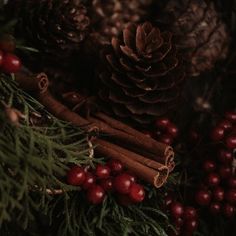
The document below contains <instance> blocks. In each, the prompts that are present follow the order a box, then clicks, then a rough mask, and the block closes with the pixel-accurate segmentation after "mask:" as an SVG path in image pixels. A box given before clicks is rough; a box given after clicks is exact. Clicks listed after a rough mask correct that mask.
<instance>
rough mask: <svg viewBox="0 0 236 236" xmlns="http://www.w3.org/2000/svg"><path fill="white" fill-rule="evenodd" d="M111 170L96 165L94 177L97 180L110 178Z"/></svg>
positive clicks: (104, 166)
mask: <svg viewBox="0 0 236 236" xmlns="http://www.w3.org/2000/svg"><path fill="white" fill-rule="evenodd" d="M110 173H111V169H110V167H108V166H106V165H100V164H99V165H97V167H96V176H97V177H98V178H99V179H107V178H109V177H110Z"/></svg>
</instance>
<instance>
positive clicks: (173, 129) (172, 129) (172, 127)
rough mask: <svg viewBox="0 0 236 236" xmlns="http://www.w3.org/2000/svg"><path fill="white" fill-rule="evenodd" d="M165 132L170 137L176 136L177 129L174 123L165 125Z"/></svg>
mask: <svg viewBox="0 0 236 236" xmlns="http://www.w3.org/2000/svg"><path fill="white" fill-rule="evenodd" d="M167 133H168V134H169V135H170V136H171V137H172V138H176V137H177V136H178V133H179V130H178V128H177V127H176V126H175V125H174V124H169V125H168V126H167Z"/></svg>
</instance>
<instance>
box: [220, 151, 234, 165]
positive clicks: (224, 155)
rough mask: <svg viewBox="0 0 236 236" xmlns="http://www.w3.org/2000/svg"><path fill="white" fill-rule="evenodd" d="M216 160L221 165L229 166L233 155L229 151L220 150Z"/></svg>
mask: <svg viewBox="0 0 236 236" xmlns="http://www.w3.org/2000/svg"><path fill="white" fill-rule="evenodd" d="M218 159H219V161H220V162H221V163H223V164H230V163H232V161H233V153H232V152H231V151H229V150H224V149H221V150H220V151H219V153H218Z"/></svg>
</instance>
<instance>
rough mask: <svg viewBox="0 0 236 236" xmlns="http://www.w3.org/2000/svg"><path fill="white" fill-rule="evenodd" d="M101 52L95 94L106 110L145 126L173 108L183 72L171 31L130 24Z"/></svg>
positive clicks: (177, 97) (146, 24)
mask: <svg viewBox="0 0 236 236" xmlns="http://www.w3.org/2000/svg"><path fill="white" fill-rule="evenodd" d="M102 54H103V57H104V58H102V61H103V62H104V61H105V66H104V68H103V70H101V72H100V73H99V76H98V77H99V81H100V82H101V85H100V86H99V87H100V89H101V90H100V91H99V92H98V93H99V96H100V98H101V100H102V101H104V107H105V109H106V108H107V110H108V111H112V112H113V114H115V115H116V116H117V117H120V118H121V119H124V120H125V121H127V120H128V119H129V120H130V121H131V120H132V122H133V121H135V122H136V124H138V123H139V124H143V125H144V124H148V123H151V122H152V121H153V120H154V119H156V117H158V116H162V115H164V114H166V113H167V112H169V111H171V110H172V109H173V108H174V107H175V105H176V102H177V101H178V99H179V98H180V91H181V89H180V88H181V85H182V84H183V83H182V82H183V80H184V75H185V73H184V70H183V67H182V66H181V61H180V60H179V59H178V55H177V51H176V48H175V46H174V45H173V44H172V35H171V33H169V32H162V33H161V32H160V30H159V29H158V28H155V27H153V26H152V25H151V23H148V22H146V23H144V24H140V25H138V26H136V25H135V24H129V25H128V26H127V28H126V29H125V30H124V31H123V35H122V36H121V37H120V39H118V38H113V39H112V42H111V45H109V46H108V47H107V49H106V50H104V52H103V53H102ZM107 106H109V107H107Z"/></svg>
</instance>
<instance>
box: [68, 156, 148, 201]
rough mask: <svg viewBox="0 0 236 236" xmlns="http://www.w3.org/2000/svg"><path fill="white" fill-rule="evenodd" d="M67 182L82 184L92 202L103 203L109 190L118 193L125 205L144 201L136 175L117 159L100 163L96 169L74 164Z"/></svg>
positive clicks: (119, 198)
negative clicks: (125, 168)
mask: <svg viewBox="0 0 236 236" xmlns="http://www.w3.org/2000/svg"><path fill="white" fill-rule="evenodd" d="M67 183H68V184H70V185H73V186H81V187H82V189H84V190H85V191H86V192H87V200H88V202H90V203H92V204H100V203H102V202H103V200H104V198H105V196H106V193H108V192H115V193H117V195H118V196H117V197H118V200H119V202H120V204H123V205H128V204H132V203H138V202H142V201H143V200H144V198H145V190H144V188H143V186H142V185H140V184H138V183H136V177H135V176H134V175H132V174H131V173H128V172H126V171H124V166H123V165H122V163H121V162H119V161H117V160H111V161H109V162H108V163H107V164H106V165H101V164H98V165H97V166H96V169H95V170H91V168H87V167H85V168H82V167H80V166H74V167H72V168H71V169H70V170H69V172H68V173H67Z"/></svg>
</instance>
